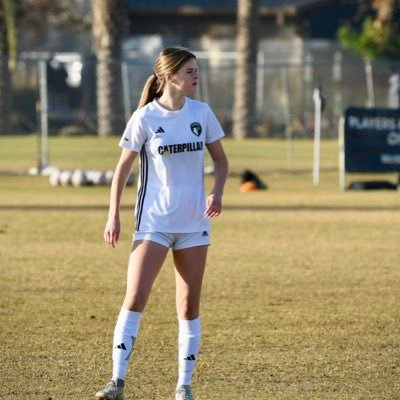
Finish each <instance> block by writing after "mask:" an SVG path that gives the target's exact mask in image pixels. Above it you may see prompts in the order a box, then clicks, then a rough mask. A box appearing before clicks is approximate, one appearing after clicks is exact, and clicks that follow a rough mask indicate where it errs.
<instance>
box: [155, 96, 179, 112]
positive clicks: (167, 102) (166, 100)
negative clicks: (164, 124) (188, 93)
mask: <svg viewBox="0 0 400 400" xmlns="http://www.w3.org/2000/svg"><path fill="white" fill-rule="evenodd" d="M157 102H158V104H159V105H160V106H161V107H163V108H165V109H166V110H169V111H179V110H180V109H181V108H182V107H183V106H184V105H185V96H183V95H182V94H175V95H173V94H172V93H168V92H164V93H163V94H162V96H161V97H159V98H158V99H157Z"/></svg>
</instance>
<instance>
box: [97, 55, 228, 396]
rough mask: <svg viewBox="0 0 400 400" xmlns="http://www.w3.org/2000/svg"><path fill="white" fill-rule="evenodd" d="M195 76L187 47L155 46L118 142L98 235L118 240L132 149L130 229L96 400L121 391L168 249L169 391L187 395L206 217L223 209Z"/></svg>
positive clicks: (222, 171)
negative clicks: (108, 359) (173, 350)
mask: <svg viewBox="0 0 400 400" xmlns="http://www.w3.org/2000/svg"><path fill="white" fill-rule="evenodd" d="M198 80H199V72H198V67H197V62H196V57H195V55H194V54H192V53H191V52H189V51H188V50H187V49H184V48H181V47H172V48H167V49H165V50H164V51H162V53H161V54H160V56H159V57H158V58H157V60H156V62H155V69H154V74H152V75H151V76H150V77H149V78H148V80H147V82H146V84H145V86H144V89H143V93H142V96H141V99H140V102H139V106H138V109H137V110H136V111H135V112H134V113H133V115H132V117H131V119H130V121H129V122H128V124H127V127H126V129H125V132H124V133H123V135H122V138H121V141H120V146H121V147H122V152H121V156H120V160H119V162H118V164H117V167H116V170H115V174H114V179H113V182H112V186H111V196H110V209H109V216H108V221H107V224H106V227H105V230H104V240H105V242H106V243H108V244H109V245H110V246H112V247H115V246H116V244H117V242H118V239H119V235H120V217H119V208H120V202H121V197H122V193H123V190H124V188H125V184H126V181H127V178H128V176H129V174H130V171H131V168H132V164H133V161H134V160H135V158H136V155H137V154H138V153H139V154H140V164H139V165H140V176H139V182H138V194H137V201H136V207H135V217H136V227H135V233H134V240H133V244H132V250H131V254H130V259H129V266H128V278H127V289H126V295H125V300H124V302H123V304H122V308H121V311H120V314H119V316H118V320H117V324H116V327H115V331H114V340H113V357H112V358H113V374H112V380H111V381H110V383H109V384H108V386H107V387H106V388H105V389H104V390H101V391H99V392H97V394H96V397H97V398H98V399H107V400H121V399H123V396H124V394H123V393H124V382H125V375H126V370H127V367H128V361H129V358H130V355H131V353H132V349H133V346H134V343H135V341H136V338H137V335H138V330H139V323H140V319H141V316H142V313H143V311H144V309H145V306H146V303H147V300H148V297H149V294H150V291H151V288H152V285H153V282H154V280H155V278H156V276H157V274H158V272H159V271H160V269H161V266H162V264H163V262H164V260H165V258H166V255H167V253H168V250H169V248H172V252H173V259H174V263H175V279H176V308H177V314H178V322H179V352H178V353H179V354H178V357H179V359H178V364H179V377H178V382H177V386H176V391H175V399H176V400H192V399H193V396H192V393H191V386H190V385H191V379H192V373H193V369H194V367H195V364H196V361H197V356H198V352H199V347H200V334H201V327H200V317H199V311H200V310H199V309H200V292H201V286H202V279H203V274H204V268H205V264H206V255H207V247H208V245H209V244H210V221H209V219H210V218H212V217H216V216H218V215H219V214H220V213H221V202H222V193H223V189H224V185H225V181H226V177H227V173H228V162H227V158H226V156H225V153H224V150H223V147H222V144H221V142H220V139H221V138H222V137H223V136H224V133H223V131H222V128H221V126H220V124H219V123H218V121H217V119H216V117H215V115H214V114H213V112H212V111H211V109H210V108H209V106H208V105H207V104H205V103H202V102H200V101H196V100H193V99H191V97H192V96H194V94H195V92H196V89H197V85H198ZM206 148H207V150H208V152H209V154H210V156H211V158H212V160H213V163H214V186H213V188H212V190H211V192H210V194H209V195H208V196H206V195H205V189H204V176H203V170H204V165H203V163H204V152H205V149H206Z"/></svg>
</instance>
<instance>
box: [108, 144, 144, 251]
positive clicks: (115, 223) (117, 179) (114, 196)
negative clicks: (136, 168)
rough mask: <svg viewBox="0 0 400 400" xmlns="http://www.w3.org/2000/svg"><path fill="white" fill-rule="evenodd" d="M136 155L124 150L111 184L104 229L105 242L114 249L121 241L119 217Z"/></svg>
mask: <svg viewBox="0 0 400 400" xmlns="http://www.w3.org/2000/svg"><path fill="white" fill-rule="evenodd" d="M136 155H137V152H134V151H131V150H128V149H124V148H123V149H122V152H121V156H120V159H119V161H118V164H117V166H116V168H115V172H114V177H113V180H112V184H111V193H110V207H109V211H108V220H107V223H106V227H105V228H104V241H105V242H106V243H107V244H109V245H110V246H112V247H115V246H116V244H117V242H118V240H119V234H120V232H121V223H120V216H119V212H120V206H121V199H122V194H123V192H124V189H125V186H126V183H127V181H128V177H129V175H130V173H131V171H132V165H133V162H134V161H135V158H136Z"/></svg>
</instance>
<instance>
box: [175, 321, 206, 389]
mask: <svg viewBox="0 0 400 400" xmlns="http://www.w3.org/2000/svg"><path fill="white" fill-rule="evenodd" d="M200 337H201V326H200V318H196V319H193V320H191V321H189V320H182V319H179V378H178V385H190V384H191V382H192V374H193V370H194V367H195V365H196V361H197V356H198V354H199V349H200Z"/></svg>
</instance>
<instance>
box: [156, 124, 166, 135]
mask: <svg viewBox="0 0 400 400" xmlns="http://www.w3.org/2000/svg"><path fill="white" fill-rule="evenodd" d="M164 132H165V131H164V129H163V128H162V127H161V126H160V127H159V128H158V129H157V130H156V132H155V133H156V134H158V133H164Z"/></svg>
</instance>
